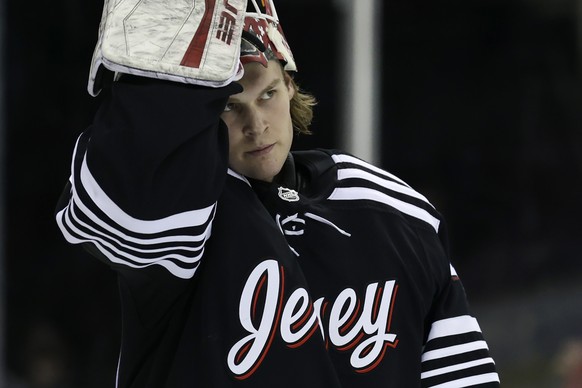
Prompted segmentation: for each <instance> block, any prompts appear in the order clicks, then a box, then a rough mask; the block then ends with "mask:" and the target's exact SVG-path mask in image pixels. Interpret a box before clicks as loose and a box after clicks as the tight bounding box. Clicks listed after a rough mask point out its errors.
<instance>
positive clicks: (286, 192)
mask: <svg viewBox="0 0 582 388" xmlns="http://www.w3.org/2000/svg"><path fill="white" fill-rule="evenodd" d="M279 198H281V199H282V200H284V201H287V202H297V201H299V193H298V192H297V191H295V190H291V189H288V188H286V187H279Z"/></svg>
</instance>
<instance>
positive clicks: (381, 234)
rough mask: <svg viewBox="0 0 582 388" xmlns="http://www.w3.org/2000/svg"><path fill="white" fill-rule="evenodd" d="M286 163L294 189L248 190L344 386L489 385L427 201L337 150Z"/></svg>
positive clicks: (473, 325)
mask: <svg viewBox="0 0 582 388" xmlns="http://www.w3.org/2000/svg"><path fill="white" fill-rule="evenodd" d="M293 159H294V168H295V170H296V171H297V174H298V175H299V178H300V179H297V181H298V182H300V183H298V184H297V185H298V186H299V187H298V190H294V188H293V189H290V188H288V187H285V186H284V185H282V184H280V183H265V182H258V181H251V182H250V183H252V185H253V187H254V189H255V191H256V192H257V194H258V195H259V197H260V198H261V200H262V202H263V203H264V204H265V206H266V207H267V208H268V209H269V211H270V213H271V215H272V217H273V219H275V220H276V222H277V225H278V226H279V228H280V230H281V233H283V234H284V235H285V237H286V239H287V241H288V243H289V246H290V249H291V250H292V252H293V253H294V255H295V256H296V258H297V261H298V262H299V264H300V266H301V269H302V271H303V273H304V274H305V276H306V278H307V282H308V284H309V286H310V290H311V295H312V297H313V298H314V300H315V302H314V306H315V307H316V310H317V313H318V314H319V319H320V321H321V322H322V327H323V337H324V339H325V341H326V347H327V348H328V351H329V354H330V357H331V358H332V360H333V363H334V365H335V367H336V371H337V372H338V374H339V376H340V381H341V382H342V384H344V385H345V386H350V387H377V386H381V385H382V382H394V384H395V385H394V386H398V387H408V386H415V384H418V381H421V383H422V386H423V387H432V386H439V387H465V386H473V385H478V386H497V385H498V382H499V378H498V375H497V373H496V371H495V365H494V362H493V359H492V358H491V357H490V355H489V351H488V347H487V344H486V342H485V341H484V339H483V336H482V333H481V330H480V328H479V325H478V323H477V321H476V319H475V318H474V317H472V316H471V315H470V314H469V312H468V307H467V302H466V297H465V293H464V290H463V286H462V285H461V282H460V280H459V277H458V276H457V273H456V271H455V270H454V268H453V266H452V265H451V264H450V262H449V259H448V252H447V245H448V244H447V239H446V231H445V226H444V225H443V222H442V221H441V217H440V215H439V213H438V212H437V211H436V210H435V209H434V207H433V206H432V205H431V204H430V203H429V201H428V200H427V199H426V198H425V197H424V196H422V195H421V194H419V193H418V192H416V191H415V190H413V189H412V188H411V187H410V186H409V185H407V184H406V183H405V182H403V181H402V180H400V179H399V178H397V177H396V176H394V175H392V174H390V173H388V172H386V171H383V170H381V169H379V168H377V167H375V166H373V165H371V164H369V163H366V162H364V161H362V160H360V159H358V158H355V157H353V156H351V155H349V154H346V153H344V152H341V151H334V150H314V151H302V152H295V153H294V154H293Z"/></svg>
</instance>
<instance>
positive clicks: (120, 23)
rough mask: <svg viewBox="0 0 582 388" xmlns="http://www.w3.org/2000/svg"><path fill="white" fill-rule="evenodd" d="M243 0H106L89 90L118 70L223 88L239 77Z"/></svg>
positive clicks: (96, 88) (92, 91) (96, 89)
mask: <svg viewBox="0 0 582 388" xmlns="http://www.w3.org/2000/svg"><path fill="white" fill-rule="evenodd" d="M246 5H247V1H246V0H211V1H201V0H194V1H192V0H105V4H104V7H103V15H102V18H101V24H100V26H99V39H98V41H97V46H96V47H95V52H94V53H93V60H92V62H91V70H90V75H89V83H88V87H87V89H88V91H89V94H91V95H92V96H96V95H97V94H99V91H100V90H101V87H102V85H101V79H102V72H103V71H104V68H106V69H109V70H111V71H113V72H115V73H117V74H120V73H121V74H123V73H125V74H134V75H139V76H143V77H150V78H160V79H166V80H170V81H177V82H183V83H191V84H197V85H204V86H210V87H221V86H224V85H226V84H228V83H230V82H232V81H236V80H238V79H240V78H241V77H242V73H243V70H242V65H241V64H240V59H239V54H240V42H241V34H242V31H243V26H244V19H245V11H246Z"/></svg>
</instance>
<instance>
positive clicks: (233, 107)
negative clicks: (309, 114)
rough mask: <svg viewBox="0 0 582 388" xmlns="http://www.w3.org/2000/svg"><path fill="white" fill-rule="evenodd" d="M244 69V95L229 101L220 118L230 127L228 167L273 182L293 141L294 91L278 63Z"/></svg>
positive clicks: (245, 66) (237, 95)
mask: <svg viewBox="0 0 582 388" xmlns="http://www.w3.org/2000/svg"><path fill="white" fill-rule="evenodd" d="M244 68H245V72H244V76H243V78H242V79H241V80H240V81H239V83H240V84H241V85H242V87H243V92H242V93H239V94H234V95H232V96H231V97H230V98H229V100H228V103H227V104H226V107H225V109H224V112H223V113H222V115H221V118H222V119H223V120H224V122H225V123H226V125H227V126H228V140H229V155H228V156H229V164H230V168H232V169H233V170H234V171H236V172H238V173H239V174H242V175H245V176H247V177H249V178H253V179H257V180H261V181H266V182H272V181H273V178H274V177H275V175H277V174H278V173H279V171H281V168H282V167H283V164H284V163H285V159H286V158H287V155H288V154H289V150H290V149H291V143H292V142H293V124H292V122H291V113H290V110H289V107H290V101H291V98H292V97H293V94H294V93H295V90H294V88H293V87H292V86H291V82H290V79H289V78H288V76H287V75H286V74H285V73H284V72H283V70H282V68H281V65H280V64H279V63H278V62H276V61H269V63H268V66H267V67H264V66H263V65H261V64H260V63H257V62H250V63H247V64H245V65H244Z"/></svg>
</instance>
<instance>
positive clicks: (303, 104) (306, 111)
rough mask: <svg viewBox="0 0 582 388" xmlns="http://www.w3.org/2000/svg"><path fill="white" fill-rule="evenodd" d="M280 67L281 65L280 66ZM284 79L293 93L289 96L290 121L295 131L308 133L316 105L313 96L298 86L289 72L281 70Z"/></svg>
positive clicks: (309, 132)
mask: <svg viewBox="0 0 582 388" xmlns="http://www.w3.org/2000/svg"><path fill="white" fill-rule="evenodd" d="M281 69H282V67H281ZM283 75H284V79H285V81H286V82H288V83H289V85H291V87H292V88H293V89H294V91H295V93H294V94H293V97H292V98H291V104H290V105H291V106H290V111H291V122H292V123H293V129H294V130H295V133H297V134H301V135H310V134H311V130H310V129H309V126H310V125H311V121H312V120H313V107H314V106H315V105H317V100H316V99H315V97H314V96H313V95H312V94H310V93H307V92H305V91H304V90H302V89H300V88H299V85H297V83H296V82H295V80H294V79H293V77H292V76H291V74H289V73H287V72H286V71H283Z"/></svg>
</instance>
